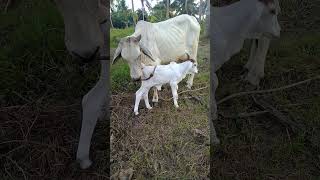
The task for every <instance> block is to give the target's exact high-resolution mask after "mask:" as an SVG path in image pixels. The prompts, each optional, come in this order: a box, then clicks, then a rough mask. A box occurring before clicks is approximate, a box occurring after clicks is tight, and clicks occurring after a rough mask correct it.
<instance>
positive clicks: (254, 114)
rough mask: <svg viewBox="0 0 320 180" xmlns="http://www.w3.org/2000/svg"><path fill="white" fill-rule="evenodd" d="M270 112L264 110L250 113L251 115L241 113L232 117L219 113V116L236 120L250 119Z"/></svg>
mask: <svg viewBox="0 0 320 180" xmlns="http://www.w3.org/2000/svg"><path fill="white" fill-rule="evenodd" d="M268 112H269V111H267V110H264V111H255V112H250V113H239V114H237V115H231V116H227V115H225V114H223V113H219V115H221V116H222V117H224V118H230V119H234V118H244V117H250V116H257V115H260V114H265V113H268Z"/></svg>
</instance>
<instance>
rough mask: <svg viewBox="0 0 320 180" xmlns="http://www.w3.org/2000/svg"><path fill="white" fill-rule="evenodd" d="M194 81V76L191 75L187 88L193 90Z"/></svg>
mask: <svg viewBox="0 0 320 180" xmlns="http://www.w3.org/2000/svg"><path fill="white" fill-rule="evenodd" d="M193 79H194V74H193V73H192V74H190V75H189V77H188V80H187V88H188V89H191V87H192V85H193Z"/></svg>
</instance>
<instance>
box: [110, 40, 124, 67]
mask: <svg viewBox="0 0 320 180" xmlns="http://www.w3.org/2000/svg"><path fill="white" fill-rule="evenodd" d="M121 51H122V40H120V42H119V44H118V47H117V49H116V52H115V53H114V55H113V59H112V64H113V63H115V62H116V61H117V60H118V59H119V58H120V57H121Z"/></svg>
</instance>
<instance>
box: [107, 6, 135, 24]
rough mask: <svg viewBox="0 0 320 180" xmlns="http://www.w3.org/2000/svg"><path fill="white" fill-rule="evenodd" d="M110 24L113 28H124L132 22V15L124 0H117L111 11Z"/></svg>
mask: <svg viewBox="0 0 320 180" xmlns="http://www.w3.org/2000/svg"><path fill="white" fill-rule="evenodd" d="M111 19H112V24H113V26H114V27H115V28H126V27H129V26H131V25H132V24H133V16H132V12H131V10H130V9H128V7H127V5H126V1H125V0H117V1H116V4H115V7H113V8H112V12H111Z"/></svg>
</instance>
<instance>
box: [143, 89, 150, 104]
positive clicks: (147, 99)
mask: <svg viewBox="0 0 320 180" xmlns="http://www.w3.org/2000/svg"><path fill="white" fill-rule="evenodd" d="M148 94H149V89H148V90H146V92H145V93H144V94H143V99H144V103H145V104H146V107H147V108H148V109H152V107H151V106H150V104H149V97H148Z"/></svg>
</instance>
